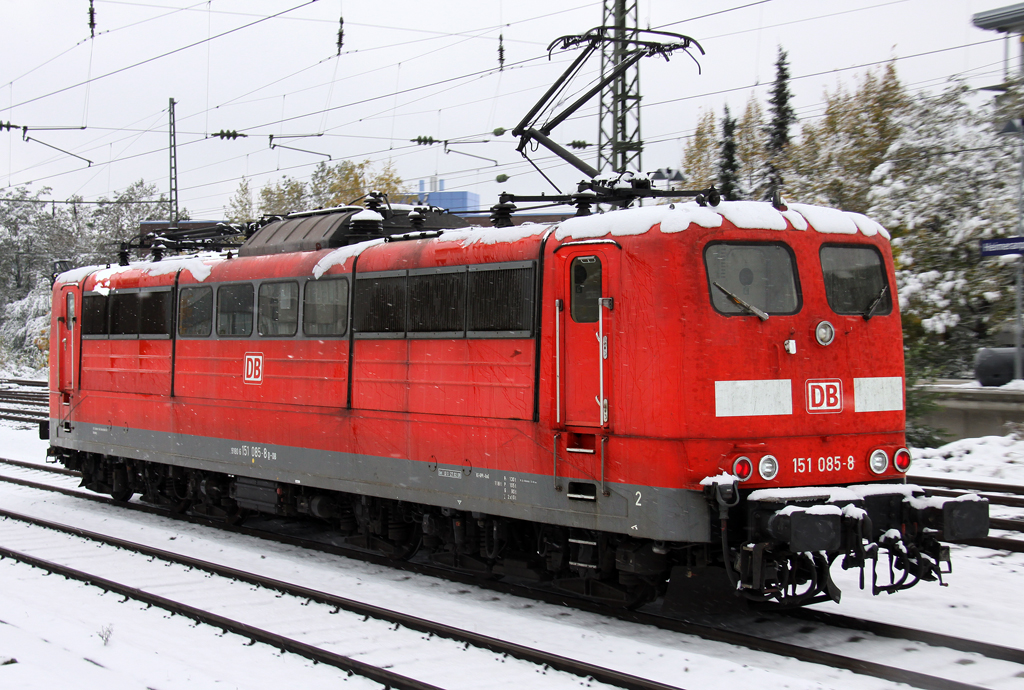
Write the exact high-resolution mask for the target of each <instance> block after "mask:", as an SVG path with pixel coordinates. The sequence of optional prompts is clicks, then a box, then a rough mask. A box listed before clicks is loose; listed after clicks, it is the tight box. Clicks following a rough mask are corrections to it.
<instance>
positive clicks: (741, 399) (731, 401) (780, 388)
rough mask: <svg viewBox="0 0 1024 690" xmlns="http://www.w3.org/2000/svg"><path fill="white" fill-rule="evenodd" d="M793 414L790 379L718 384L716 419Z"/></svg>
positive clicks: (720, 382) (721, 382)
mask: <svg viewBox="0 0 1024 690" xmlns="http://www.w3.org/2000/svg"><path fill="white" fill-rule="evenodd" d="M787 414H793V384H792V381H791V380H790V379H764V380H756V381H715V416H716V417H768V416H773V415H787Z"/></svg>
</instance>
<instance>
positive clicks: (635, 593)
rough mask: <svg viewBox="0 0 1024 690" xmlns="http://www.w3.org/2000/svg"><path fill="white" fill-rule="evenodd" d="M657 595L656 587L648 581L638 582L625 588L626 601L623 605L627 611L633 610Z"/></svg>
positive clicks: (652, 599)
mask: <svg viewBox="0 0 1024 690" xmlns="http://www.w3.org/2000/svg"><path fill="white" fill-rule="evenodd" d="M657 596H658V589H657V588H656V587H655V586H654V585H652V584H650V583H648V582H640V583H638V584H636V585H633V586H631V587H629V588H628V589H627V590H626V601H625V603H624V604H623V606H624V607H625V608H626V610H628V611H635V610H637V609H638V608H640V607H641V606H643V605H644V604H648V603H650V602H652V601H654V600H655V599H656V598H657Z"/></svg>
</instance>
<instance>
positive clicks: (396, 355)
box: [48, 27, 988, 605]
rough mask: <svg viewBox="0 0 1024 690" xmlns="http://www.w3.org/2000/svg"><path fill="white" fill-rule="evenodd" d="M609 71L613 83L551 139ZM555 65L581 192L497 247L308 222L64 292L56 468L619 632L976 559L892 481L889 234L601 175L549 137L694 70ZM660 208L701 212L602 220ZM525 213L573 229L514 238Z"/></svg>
mask: <svg viewBox="0 0 1024 690" xmlns="http://www.w3.org/2000/svg"><path fill="white" fill-rule="evenodd" d="M641 34H644V35H646V34H650V35H653V36H654V37H655V38H656V39H657V40H646V39H644V40H641ZM666 36H669V37H671V38H673V39H674V40H675V42H674V43H662V42H660V41H661V39H663V38H664V37H666ZM605 43H613V44H615V45H617V46H618V48H617V51H618V52H621V53H622V56H621V62H620V63H619V66H618V67H616V69H614V70H612V71H611V72H610V73H609V74H608V75H607V76H606V77H603V78H602V80H601V81H600V83H598V84H597V85H596V86H595V87H594V88H593V89H591V90H590V91H589V92H588V95H587V96H585V97H583V98H580V99H578V100H577V101H576V102H575V103H573V104H572V105H571V106H569V107H568V108H567V109H566V110H564V111H563V112H562V113H560V114H557V115H553V116H551V117H550V119H549V120H547V122H546V123H544V124H541V123H540V122H539V118H540V114H541V113H543V112H546V110H545V107H544V104H545V103H549V102H550V101H551V100H552V99H553V98H554V97H556V96H557V94H558V93H560V92H561V89H562V88H563V87H564V86H565V83H566V79H567V78H568V77H569V76H570V75H571V74H574V73H576V71H577V70H578V69H579V67H580V65H581V64H582V61H583V60H584V59H585V58H586V56H588V55H591V54H596V52H595V51H596V50H597V48H598V47H600V46H601V45H602V44H605ZM556 44H557V45H561V46H562V47H563V48H575V47H581V46H582V47H584V52H583V54H582V55H581V56H580V57H579V58H577V59H576V60H575V61H574V62H573V63H572V65H571V66H570V68H569V69H568V70H567V72H566V75H563V77H562V79H560V80H559V81H558V82H556V84H555V86H553V87H552V88H551V89H550V90H549V91H548V93H547V94H546V95H545V96H544V98H543V99H542V100H541V102H540V103H538V105H537V106H535V107H534V108H533V109H532V110H531V111H530V114H529V115H528V116H527V117H526V118H525V119H524V120H523V121H522V122H521V123H520V124H519V126H518V127H517V128H516V129H515V130H513V134H514V135H516V136H519V137H520V138H521V144H520V150H521V151H523V152H524V153H525V152H526V151H527V150H528V148H527V144H529V143H530V142H531V141H533V142H537V143H538V144H541V145H543V146H546V147H547V148H549V149H551V150H552V151H554V152H555V153H556V154H557V155H559V156H560V157H562V158H563V159H565V160H567V161H569V162H570V163H572V164H574V165H576V167H577V168H579V169H580V170H581V171H583V172H584V173H585V174H586V175H587V176H588V177H589V178H591V179H590V181H589V182H586V183H584V184H582V185H581V188H580V191H579V192H578V193H577V194H574V195H569V196H565V197H560V196H559V197H551V196H539V197H533V198H529V197H518V198H513V197H511V196H509V195H503V197H502V202H501V203H499V204H498V205H497V206H495V207H494V209H493V210H494V216H493V218H494V221H495V223H496V225H497V226H498V227H496V228H493V229H486V230H485V229H470V228H465V227H462V228H457V227H453V226H455V225H458V224H459V223H457V222H455V221H453V220H452V219H451V218H450V217H448V216H445V215H443V214H441V215H438V214H436V213H432V212H428V213H426V214H423V213H421V212H419V211H416V212H409V211H408V210H406V211H402V212H395V211H394V210H385V209H383V208H381V209H380V210H381V212H382V213H383V216H382V214H381V213H378V212H377V211H374V210H371V209H366V210H363V209H354V208H342V209H331V210H326V211H319V212H312V213H305V214H296V215H292V216H288V217H284V218H279V219H274V220H270V221H269V222H267V223H266V224H263V225H262V226H260V227H258V229H256V231H255V233H254V234H252V235H251V237H249V238H248V239H247V240H246V242H245V244H244V245H243V246H242V247H241V248H240V249H238V250H237V254H236V253H234V252H233V251H226V252H223V253H221V254H211V255H200V256H193V257H190V258H174V259H164V260H157V261H153V262H148V263H147V262H143V263H135V264H130V265H125V266H118V267H114V268H110V267H107V268H102V267H95V268H88V269H78V270H74V271H71V272H66V273H64V274H62V275H61V276H59V277H58V278H57V280H56V283H55V284H54V289H53V299H54V308H53V322H52V325H51V336H52V337H51V339H50V342H51V360H50V361H51V362H52V363H53V364H52V367H51V381H50V389H51V404H50V416H51V419H50V423H49V428H48V433H49V438H50V439H51V448H50V453H51V455H53V456H54V457H56V458H57V459H59V460H60V461H61V462H63V463H64V464H65V465H66V466H67V467H69V468H74V469H78V470H80V471H81V472H82V476H83V484H84V485H85V486H87V487H89V488H91V489H93V490H95V491H99V492H105V493H110V494H111V495H113V496H114V497H115V498H116V499H119V500H127V499H129V498H130V497H131V496H132V495H133V494H141V495H142V499H143V500H145V501H149V502H152V503H159V504H166V505H169V506H171V507H173V508H175V509H178V510H184V509H188V510H192V511H195V512H200V513H204V514H208V515H220V516H223V517H225V518H226V519H235V518H239V517H241V516H243V515H244V514H245V513H246V512H253V511H255V512H260V513H269V514H274V515H306V516H310V517H312V518H315V519H318V520H321V521H324V522H325V523H327V524H329V525H330V526H332V528H333V529H334V530H335V531H336V532H337V534H338V535H339V538H343V539H345V540H346V541H347V542H349V543H351V544H353V545H355V546H358V547H361V548H367V549H374V550H376V551H380V552H384V553H387V554H389V555H392V556H394V557H399V558H406V557H411V556H412V555H413V554H414V553H416V552H420V553H421V554H422V555H423V556H424V557H426V558H430V559H431V560H433V561H436V562H439V563H444V564H447V565H449V566H451V567H454V568H460V569H463V570H471V571H475V572H479V573H484V574H487V575H505V576H514V577H522V578H531V579H537V580H546V581H550V582H552V583H553V584H555V585H556V586H560V587H563V588H566V589H570V590H573V591H576V592H580V593H583V594H587V595H590V596H594V597H598V598H601V599H604V600H611V601H618V602H623V603H626V604H631V603H639V602H643V601H645V600H647V599H649V598H650V597H652V596H654V595H656V594H658V593H660V592H662V591H664V589H665V586H666V584H667V583H668V582H669V580H670V579H671V580H672V581H673V582H675V581H676V580H678V582H679V585H680V586H679V587H676V586H675V585H673V591H675V592H677V593H682V595H683V596H685V593H686V591H687V587H686V586H685V585H686V584H687V583H692V582H697V581H706V580H707V579H708V578H707V577H703V576H707V575H713V576H714V577H717V578H719V579H720V580H721V581H722V582H724V583H727V584H728V586H729V587H731V588H733V589H734V590H735V591H737V592H738V593H740V594H741V595H743V596H744V597H745V598H747V599H750V600H753V601H756V602H775V603H781V604H786V605H795V604H806V603H810V602H814V601H820V600H823V599H826V598H831V599H834V600H838V598H839V591H838V589H837V588H836V586H835V585H834V583H833V582H832V580H831V577H830V575H829V571H830V568H831V566H832V565H833V563H834V562H835V560H836V559H838V558H839V557H840V556H841V557H842V558H843V563H842V564H843V566H844V567H855V566H859V567H861V568H864V567H865V566H866V565H868V564H871V565H872V572H874V568H873V565H874V564H875V563H876V561H877V559H878V558H879V556H880V554H881V552H888V554H889V555H890V558H891V560H892V566H891V567H890V568H889V569H888V571H889V572H890V573H893V574H894V575H893V578H892V580H891V581H887V582H886V583H884V584H881V583H879V582H877V581H876V580H875V579H874V578H872V587H873V590H874V591H875V592H876V593H877V592H880V591H890V592H891V591H895V590H897V589H902V588H905V587H909V586H910V585H912V584H914V583H916V582H917V581H919V580H921V579H936V578H939V577H941V574H942V570H941V568H942V563H943V562H945V561H948V550H947V549H946V548H945V547H943V546H942V543H941V540H943V539H945V540H957V539H969V538H974V537H980V536H983V535H984V534H986V533H987V530H988V505H987V503H985V502H984V501H975V500H968V499H963V500H936V499H925V498H923V497H922V495H923V492H922V491H921V490H920V489H918V488H917V487H912V486H908V485H907V484H905V480H904V477H905V473H906V470H907V469H908V467H909V465H910V454H909V452H908V451H907V449H906V448H905V447H904V445H905V442H904V434H903V429H904V391H903V386H904V380H903V348H902V335H901V327H900V318H899V313H898V308H897V302H896V300H895V299H894V291H895V276H894V273H893V262H892V253H891V251H890V248H889V237H888V234H887V233H886V231H885V230H884V229H883V228H882V227H880V226H879V225H878V224H877V223H874V222H873V221H871V220H869V219H867V218H865V217H864V216H861V215H858V214H852V213H843V212H840V211H836V210H831V209H825V208H820V207H814V206H801V205H796V204H793V205H792V206H790V207H788V208H787V207H785V206H784V205H783V204H782V202H781V200H779V199H778V198H776V201H775V202H774V203H772V204H769V203H759V202H747V201H740V202H722V203H721V204H719V203H718V198H717V196H718V195H717V193H716V192H715V190H714V188H712V189H710V190H707V191H706V192H703V193H700V194H698V193H696V192H693V193H691V192H658V191H656V190H653V189H651V187H650V182H649V180H646V179H644V178H642V177H638V178H631V177H630V176H629V175H624V176H621V177H617V178H614V179H602V178H600V176H599V175H598V171H597V170H595V169H594V168H591V167H590V166H589V165H587V164H586V163H584V162H582V161H580V160H579V159H578V158H576V157H575V156H574V155H573V154H572V153H571V152H568V151H566V150H564V149H563V148H562V147H560V146H558V145H557V144H555V143H554V142H553V141H552V140H551V139H550V137H549V136H548V135H549V134H550V132H551V129H552V127H554V126H555V125H557V124H558V123H559V122H561V121H562V120H564V119H565V118H567V117H568V116H569V115H571V114H572V112H574V111H575V110H576V109H578V108H579V107H580V106H581V105H582V104H583V103H584V102H585V101H586V100H587V98H589V96H592V95H594V94H596V93H598V92H599V91H600V89H601V88H603V87H604V86H606V85H607V84H608V83H610V81H611V80H613V79H616V78H619V77H620V76H621V75H622V73H623V70H625V69H627V68H628V67H629V66H630V65H631V64H634V63H635V62H636V61H637V60H639V59H640V58H641V57H643V56H644V55H664V56H666V57H667V56H668V54H669V53H671V52H672V51H673V50H679V49H682V50H686V49H688V48H690V47H691V46H696V47H697V48H699V46H697V45H696V43H695V42H694V41H692V39H689V38H687V37H684V36H679V35H676V34H667V33H665V32H633V34H631V36H630V37H629V38H628V40H627V39H623V38H622V37H621V36H619V34H618V33H616V30H614V29H613V28H609V27H599V28H598V29H594V30H593V31H591V32H588V33H587V34H585V35H584V36H570V37H563V38H562V39H559V40H558V41H557V42H556V43H555V44H552V47H554V46H555V45H556ZM669 195H674V196H683V197H685V196H689V197H696V203H693V202H691V203H686V204H671V205H663V206H653V207H640V208H632V209H630V208H622V209H619V210H615V211H611V212H607V213H601V214H595V215H590V209H591V207H592V206H593V205H594V204H609V205H612V206H629V205H631V204H632V203H633V200H634V199H636V198H637V197H657V196H661V197H664V196H669ZM513 201H539V202H541V203H550V202H552V201H561V202H564V203H572V204H574V205H576V206H577V208H578V215H577V217H574V218H571V219H569V220H567V221H564V222H561V223H555V224H538V225H521V226H518V227H511V221H510V214H511V212H512V211H513V210H514V208H515V207H514V205H513V203H512V202H513ZM709 204H710V205H709ZM385 223H386V225H385ZM462 224H463V225H464V224H465V223H464V222H463V223H462ZM386 228H387V229H386ZM401 230H406V231H407V232H401ZM167 239H168V237H167V236H165V237H163V238H160V240H159V241H151V242H150V244H152V245H153V246H154V250H155V253H156V258H159V252H158V251H157V250H159V249H160V245H161V244H167V243H168V242H166V241H165V240H167ZM171 239H173V238H171ZM170 244H173V242H170ZM122 258H123V263H125V264H128V261H127V252H125V254H124V256H123V257H122Z"/></svg>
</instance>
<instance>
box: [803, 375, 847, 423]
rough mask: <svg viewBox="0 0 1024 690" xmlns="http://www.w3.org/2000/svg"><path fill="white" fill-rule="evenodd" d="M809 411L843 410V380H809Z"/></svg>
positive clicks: (813, 412)
mask: <svg viewBox="0 0 1024 690" xmlns="http://www.w3.org/2000/svg"><path fill="white" fill-rule="evenodd" d="M807 411H808V412H810V413H812V414H815V413H820V412H842V411H843V382H842V381H840V380H839V379H812V380H810V381H808V382H807Z"/></svg>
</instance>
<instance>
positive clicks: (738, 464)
mask: <svg viewBox="0 0 1024 690" xmlns="http://www.w3.org/2000/svg"><path fill="white" fill-rule="evenodd" d="M732 473H733V474H734V475H736V477H737V478H738V479H739V480H740V481H741V482H745V481H747V480H748V479H750V475H752V474H753V473H754V463H752V462H750V458H748V457H747V456H745V455H741V456H739V457H738V458H736V460H735V461H733V463H732Z"/></svg>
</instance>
